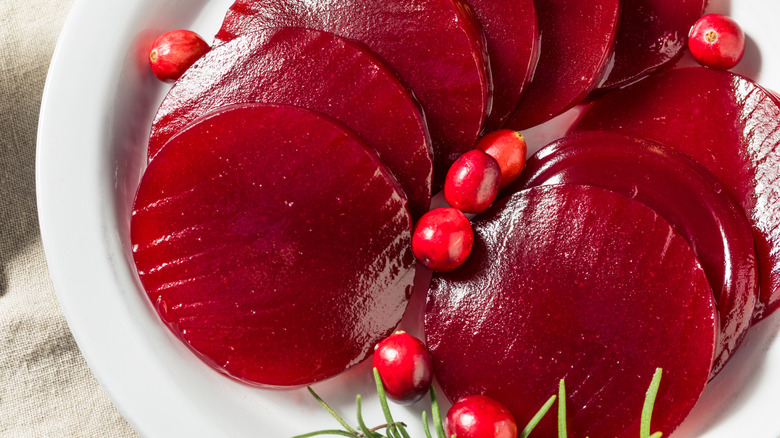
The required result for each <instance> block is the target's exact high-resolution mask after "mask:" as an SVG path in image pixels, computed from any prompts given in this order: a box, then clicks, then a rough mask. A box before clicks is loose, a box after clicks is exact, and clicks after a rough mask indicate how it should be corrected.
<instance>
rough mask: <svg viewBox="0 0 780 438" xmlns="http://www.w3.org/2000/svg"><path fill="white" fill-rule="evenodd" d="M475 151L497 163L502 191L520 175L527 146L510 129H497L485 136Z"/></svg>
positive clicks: (521, 136) (518, 133)
mask: <svg viewBox="0 0 780 438" xmlns="http://www.w3.org/2000/svg"><path fill="white" fill-rule="evenodd" d="M476 149H479V150H481V151H484V152H486V153H487V154H488V155H490V156H491V157H493V158H495V159H496V161H498V166H499V167H500V168H501V185H500V186H499V189H503V188H504V187H507V186H508V185H509V184H511V183H512V182H513V181H514V180H515V179H517V177H518V176H519V175H520V172H522V171H523V168H524V167H525V156H526V154H527V153H528V146H527V145H526V143H525V138H524V137H523V134H521V133H520V132H518V131H513V130H511V129H499V130H498V131H493V132H491V133H489V134H486V135H485V136H484V137H482V138H480V139H479V141H478V142H477V145H476Z"/></svg>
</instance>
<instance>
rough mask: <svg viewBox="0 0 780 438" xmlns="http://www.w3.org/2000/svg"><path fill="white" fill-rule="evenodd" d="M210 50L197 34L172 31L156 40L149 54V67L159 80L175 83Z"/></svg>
mask: <svg viewBox="0 0 780 438" xmlns="http://www.w3.org/2000/svg"><path fill="white" fill-rule="evenodd" d="M210 49H211V47H209V45H208V43H206V41H204V40H203V38H201V37H200V36H199V35H198V34H196V33H195V32H192V31H189V30H172V31H170V32H165V33H164V34H162V35H160V36H159V37H157V39H156V40H154V43H153V44H152V50H151V51H150V52H149V65H150V66H151V67H152V73H154V75H155V76H156V77H157V79H159V80H161V81H164V82H173V81H175V80H177V79H179V78H180V77H181V75H182V74H184V72H185V71H186V70H187V69H188V68H190V66H191V65H192V64H194V63H195V61H197V60H198V59H199V58H200V57H201V56H203V55H205V54H206V52H208V51H209V50H210Z"/></svg>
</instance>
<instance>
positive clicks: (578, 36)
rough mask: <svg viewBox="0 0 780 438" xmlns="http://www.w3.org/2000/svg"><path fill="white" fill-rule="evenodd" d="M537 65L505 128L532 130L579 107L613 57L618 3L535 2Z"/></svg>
mask: <svg viewBox="0 0 780 438" xmlns="http://www.w3.org/2000/svg"><path fill="white" fill-rule="evenodd" d="M534 5H535V6H536V13H537V15H538V17H539V29H540V32H541V35H542V37H541V43H540V45H539V63H538V65H537V66H536V71H535V72H534V74H533V79H532V80H531V83H530V84H529V85H528V89H527V90H526V91H525V94H524V95H523V97H522V99H520V104H519V105H518V107H517V110H516V111H515V112H514V114H512V116H511V117H510V118H509V120H508V121H507V123H506V125H505V127H506V128H511V129H514V130H517V131H522V130H524V129H528V128H530V127H532V126H536V125H538V124H540V123H543V122H546V121H548V120H550V119H552V118H553V117H555V116H557V115H558V114H561V113H562V112H564V111H566V110H568V109H569V108H571V107H573V106H574V105H576V104H578V103H580V102H581V101H582V100H583V99H585V98H586V97H587V96H588V93H590V92H591V90H593V89H594V88H595V87H596V86H597V85H598V84H599V81H600V80H601V78H602V76H603V73H604V69H605V68H606V66H607V61H609V59H610V55H611V54H612V47H613V44H614V42H615V34H616V31H617V25H618V18H619V14H618V12H619V9H620V4H619V2H618V0H535V1H534Z"/></svg>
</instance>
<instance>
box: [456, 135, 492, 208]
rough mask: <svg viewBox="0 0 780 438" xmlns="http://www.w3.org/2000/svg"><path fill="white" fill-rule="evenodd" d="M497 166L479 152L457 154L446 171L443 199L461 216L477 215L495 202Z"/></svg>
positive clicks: (475, 150)
mask: <svg viewBox="0 0 780 438" xmlns="http://www.w3.org/2000/svg"><path fill="white" fill-rule="evenodd" d="M500 184H501V167H500V166H499V164H498V161H496V159H495V158H493V157H491V156H490V155H488V154H487V153H485V152H482V151H481V150H479V149H474V150H471V151H468V152H466V153H465V154H463V155H461V156H460V157H459V158H458V159H457V160H455V162H454V163H452V166H450V170H449V172H447V178H446V179H445V180H444V198H445V199H446V200H447V203H448V204H450V205H451V206H452V207H455V208H457V209H458V210H460V211H462V212H464V213H481V212H483V211H485V210H487V208H488V207H490V204H492V203H493V201H494V200H495V199H496V195H497V194H498V187H499V185H500Z"/></svg>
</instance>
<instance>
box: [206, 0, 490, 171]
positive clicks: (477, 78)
mask: <svg viewBox="0 0 780 438" xmlns="http://www.w3.org/2000/svg"><path fill="white" fill-rule="evenodd" d="M284 26H292V27H305V28H309V29H317V30H323V31H326V32H332V33H334V34H336V35H339V36H342V37H344V38H347V39H350V40H354V41H359V42H361V43H363V44H365V45H366V46H367V47H368V48H369V49H370V50H371V51H373V52H374V53H376V54H377V56H378V57H379V58H380V59H381V60H382V61H384V62H386V63H387V65H388V66H389V67H390V68H392V69H393V70H394V71H395V72H396V74H397V75H398V77H399V78H400V79H401V82H403V83H404V84H405V85H406V86H407V87H409V88H410V89H411V91H412V93H413V94H414V95H415V97H416V98H417V99H419V101H420V104H421V105H422V107H423V110H424V113H425V118H426V120H427V122H428V127H429V129H430V132H431V138H432V139H433V148H434V149H433V152H434V178H433V181H434V184H435V185H439V184H441V183H443V182H444V176H445V175H446V173H447V169H448V168H449V166H450V164H452V163H453V162H454V161H455V160H456V159H457V158H458V157H459V156H460V155H461V154H463V153H464V152H466V151H468V150H470V149H471V148H473V147H474V144H475V143H476V141H477V138H478V136H479V134H480V131H481V129H482V125H483V122H484V120H485V117H486V116H487V114H488V112H489V111H490V107H491V102H490V101H491V92H492V83H491V79H490V78H491V76H490V72H489V65H488V58H487V49H486V47H485V42H484V38H483V36H482V33H481V31H480V24H479V21H478V20H477V18H476V17H475V16H474V13H473V11H472V10H471V8H470V7H469V6H468V4H466V2H465V0H382V1H377V0H317V1H300V0H275V1H261V0H236V2H235V3H234V4H233V5H232V6H231V7H230V9H229V10H228V12H227V15H226V16H225V20H224V22H223V23H222V28H221V29H220V30H219V32H218V33H217V35H216V38H217V40H218V41H229V40H231V39H233V38H235V37H236V36H239V35H244V34H248V33H252V32H255V31H257V30H258V29H263V28H268V27H284ZM290 56H295V55H293V54H291V55H290ZM331 74H333V75H336V76H339V74H340V72H337V71H334V72H331ZM355 93H356V94H359V93H358V92H357V91H356V92H355Z"/></svg>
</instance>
